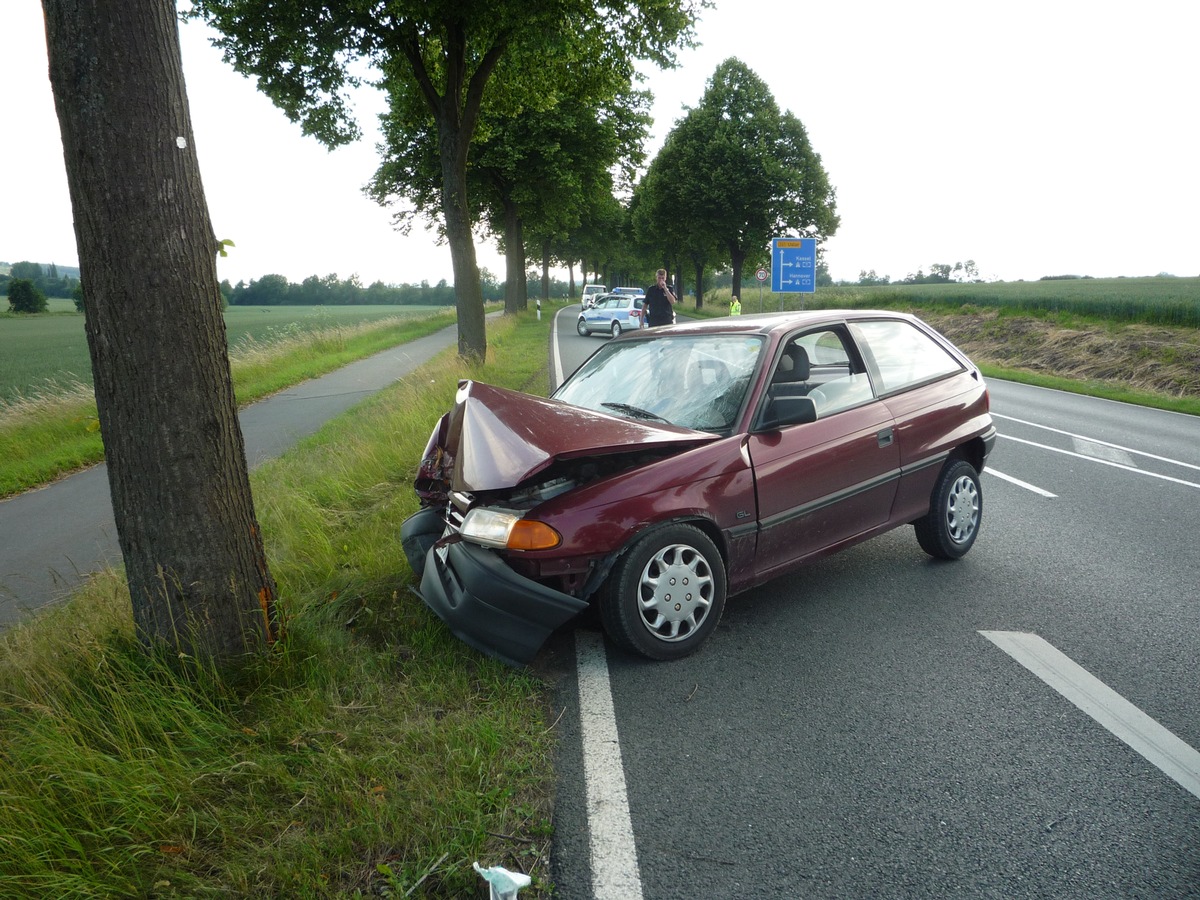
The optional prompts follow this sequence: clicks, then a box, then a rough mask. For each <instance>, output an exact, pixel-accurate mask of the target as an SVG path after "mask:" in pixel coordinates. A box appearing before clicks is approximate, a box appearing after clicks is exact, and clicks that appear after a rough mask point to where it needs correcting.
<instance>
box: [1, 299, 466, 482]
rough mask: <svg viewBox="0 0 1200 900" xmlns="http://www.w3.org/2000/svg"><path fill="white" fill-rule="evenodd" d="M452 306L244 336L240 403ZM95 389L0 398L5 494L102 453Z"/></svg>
mask: <svg viewBox="0 0 1200 900" xmlns="http://www.w3.org/2000/svg"><path fill="white" fill-rule="evenodd" d="M453 322H454V312H453V310H449V311H446V312H442V313H437V314H435V315H431V316H424V317H420V318H414V317H408V316H396V317H393V318H389V319H385V320H382V321H380V322H374V323H366V324H362V325H355V326H332V327H328V328H321V329H317V330H313V331H300V332H297V333H294V334H291V335H288V336H287V337H285V338H282V339H278V340H272V341H269V342H264V341H257V342H256V341H253V340H243V341H240V342H239V343H238V345H237V347H236V348H235V349H234V350H233V351H232V352H231V354H230V366H231V368H232V372H233V384H234V391H235V392H236V394H237V399H238V402H239V403H240V404H243V405H245V404H247V403H252V402H254V401H255V400H259V399H261V398H263V397H265V396H267V395H269V394H273V393H275V392H276V391H279V390H282V389H283V388H286V387H288V386H290V385H293V384H297V383H299V382H301V381H304V380H306V379H308V378H315V377H317V376H319V375H324V374H326V373H327V372H332V371H333V370H335V369H337V368H340V367H341V366H344V365H346V364H347V363H349V362H352V361H354V360H357V359H362V358H363V357H366V356H370V355H371V354H373V353H377V352H379V351H381V350H385V349H387V348H388V347H393V346H395V345H396V344H401V343H404V342H405V341H411V340H415V339H416V338H419V337H424V336H425V335H427V334H432V333H433V332H435V331H438V330H440V329H442V328H445V327H446V326H447V325H450V324H453ZM98 426H99V422H98V420H97V418H96V401H95V398H94V396H93V394H92V389H91V388H90V387H89V386H88V385H84V384H78V383H76V384H71V385H67V386H66V387H63V388H61V389H59V388H53V387H52V388H51V389H48V390H47V391H46V392H44V393H40V394H37V395H34V396H31V397H25V398H21V399H19V400H17V401H14V402H11V403H3V404H0V497H7V496H10V495H12V494H15V493H18V492H20V491H23V490H28V489H29V488H33V487H37V486H39V485H42V484H46V483H47V482H49V481H52V480H54V479H55V478H58V477H60V476H62V475H64V474H67V473H69V472H72V471H75V470H77V469H79V468H81V467H83V466H88V465H92V464H94V463H97V462H100V461H101V460H102V459H103V458H104V445H103V443H102V442H101V440H100V432H99V427H98Z"/></svg>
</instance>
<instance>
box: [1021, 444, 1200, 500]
mask: <svg viewBox="0 0 1200 900" xmlns="http://www.w3.org/2000/svg"><path fill="white" fill-rule="evenodd" d="M1000 437H1002V438H1004V439H1005V440H1009V441H1016V442H1017V443H1018V444H1026V445H1028V446H1030V447H1037V448H1038V449H1039V450H1049V451H1050V452H1051V453H1061V454H1063V455H1064V456H1074V457H1075V458H1076V459H1086V460H1088V461H1089V462H1094V463H1096V464H1097V465H1101V466H1112V467H1113V468H1114V469H1120V470H1122V471H1124V472H1133V473H1134V474H1135V475H1145V476H1146V477H1147V478H1160V479H1162V480H1163V481H1170V482H1172V483H1173V484H1182V485H1183V486H1184V487H1194V488H1200V484H1197V483H1196V482H1194V481H1184V480H1183V479H1182V478H1172V477H1171V476H1170V475H1160V474H1159V473H1158V472H1147V471H1146V470H1145V469H1139V468H1137V467H1136V466H1123V465H1121V464H1120V463H1115V462H1109V461H1108V460H1107V459H1097V458H1096V457H1094V456H1085V455H1084V454H1082V453H1075V452H1074V451H1071V450H1063V449H1062V448H1061V447H1051V446H1050V445H1049V444H1039V443H1038V442H1037V441H1027V440H1025V439H1024V438H1018V437H1013V436H1012V435H1011V434H1004V433H1003V432H1002V433H1001V434H1000ZM1169 461H1170V460H1168V462H1169ZM1179 465H1187V463H1179Z"/></svg>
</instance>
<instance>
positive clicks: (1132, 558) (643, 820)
mask: <svg viewBox="0 0 1200 900" xmlns="http://www.w3.org/2000/svg"><path fill="white" fill-rule="evenodd" d="M603 340H605V339H602V338H591V339H586V338H579V337H578V336H576V335H575V333H574V317H573V316H572V315H571V314H570V312H569V311H568V312H566V313H564V314H563V315H562V316H561V320H560V322H559V328H558V349H559V352H560V354H561V356H562V357H563V370H564V371H565V372H569V371H571V370H572V369H573V368H574V366H575V365H577V364H578V361H580V360H581V359H582V358H583V356H584V355H586V353H587V352H590V351H591V350H594V349H595V348H596V347H598V346H599V345H600V343H601V342H602V341H603ZM991 394H992V409H993V413H994V414H995V416H996V420H997V426H998V428H999V430H1000V438H999V441H998V443H997V447H996V450H995V453H994V454H993V459H992V460H991V461H990V468H989V471H988V472H986V473H985V475H984V478H983V489H984V498H985V499H984V519H983V526H982V532H981V534H980V537H979V540H978V541H977V543H976V544H975V547H974V548H973V549H972V551H971V552H970V553H969V554H968V555H967V556H966V557H965V558H964V559H962V560H960V561H958V562H952V563H946V562H939V561H934V560H931V559H930V558H928V557H927V556H925V554H924V553H922V552H921V550H920V548H919V547H918V546H917V542H916V539H915V537H914V535H913V534H912V530H911V529H909V528H902V529H899V530H897V531H894V532H891V533H889V534H887V535H884V536H882V537H880V538H877V539H875V540H874V541H871V542H868V543H866V544H864V545H860V546H859V547H856V548H852V549H850V550H848V551H845V552H844V553H842V554H840V555H837V556H834V557H831V558H828V559H825V560H821V561H818V562H816V563H813V564H812V565H809V566H808V567H806V568H804V569H803V570H801V571H800V572H799V573H797V574H795V575H792V576H789V577H785V578H781V579H779V580H777V581H775V582H773V583H771V584H769V585H766V586H764V587H762V588H760V589H758V590H755V591H751V592H748V593H746V594H743V595H740V596H738V597H735V598H732V599H731V600H730V602H729V604H728V606H727V608H726V612H725V615H724V618H723V620H722V623H721V625H720V627H719V629H718V630H717V631H716V632H715V634H714V635H713V637H712V638H710V640H709V642H708V643H707V644H706V645H705V647H704V648H702V650H701V651H700V652H699V653H698V654H696V655H695V656H692V657H689V658H687V659H685V660H682V661H678V662H673V663H652V662H648V661H645V660H641V659H635V658H633V657H630V656H628V655H625V654H622V653H620V652H619V651H616V650H615V649H613V648H611V647H608V648H605V645H603V644H602V643H598V642H597V641H596V638H597V635H596V634H595V632H594V630H592V631H590V632H589V631H588V630H587V629H576V630H575V631H574V632H570V633H563V634H559V635H556V636H555V638H554V640H553V642H552V643H551V644H550V645H549V646H548V648H547V650H546V651H544V653H543V656H542V658H541V660H540V662H541V665H542V666H543V668H544V669H545V670H546V672H547V673H548V674H549V675H551V676H552V677H554V678H555V679H556V680H557V690H556V703H557V706H558V710H559V711H561V718H560V719H559V721H558V726H557V727H558V728H559V729H560V732H561V737H562V741H561V744H560V749H559V758H558V769H559V782H558V795H557V803H556V822H555V826H556V832H555V834H556V838H555V846H554V858H553V874H554V878H555V881H556V883H557V885H558V896H561V897H564V898H571V900H574V898H598V900H599V898H608V897H623V898H631V897H632V898H636V897H645V898H654V900H665V898H695V897H714V898H751V897H762V898H835V897H836V898H847V897H855V898H857V897H873V898H875V897H884V898H887V897H896V898H909V897H972V898H974V897H987V898H1013V897H1039V898H1041V897H1044V898H1088V900H1093V898H1130V897H1155V898H1181V897H1200V755H1198V754H1197V753H1196V749H1195V748H1200V712H1198V711H1197V702H1198V701H1197V698H1200V667H1198V666H1197V664H1196V663H1197V656H1198V650H1200V553H1198V552H1197V551H1198V549H1200V538H1198V537H1197V536H1198V535H1200V419H1197V418H1195V417H1189V416H1181V415H1177V414H1173V413H1164V412H1158V411H1154V410H1146V409H1140V408H1136V407H1130V406H1125V405H1122V404H1116V403H1110V402H1107V401H1101V400H1095V399H1091V398H1086V397H1079V396H1075V395H1070V394H1065V393H1060V392H1055V391H1048V390H1043V389H1038V388H1031V387H1026V386H1022V385H1017V384H1012V383H1006V382H998V381H994V382H991ZM1005 645H1010V646H1009V649H1005ZM1011 645H1015V649H1014V647H1013V646H1011ZM596 646H599V647H600V648H601V649H600V650H599V651H595V650H594V649H593V648H595V647H596ZM1022 647H1024V648H1025V649H1026V650H1028V651H1029V655H1030V656H1032V660H1030V659H1029V658H1026V659H1025V660H1024V661H1022V659H1021V658H1020V655H1021V654H1020V652H1019V650H1020V648H1022ZM597 652H598V653H599V655H600V669H601V671H603V669H604V667H605V665H606V667H607V687H608V690H609V691H610V694H611V709H612V716H613V718H612V722H611V723H609V724H607V725H606V726H605V727H606V729H607V730H601V731H599V732H598V731H596V729H595V726H594V725H590V724H589V722H590V721H591V720H592V719H593V718H594V711H592V710H591V709H590V707H591V702H590V700H585V699H581V690H582V691H583V695H584V697H588V698H590V697H594V696H595V695H596V691H595V677H594V674H595V660H594V656H593V654H594V653H597ZM1039 664H1040V665H1041V667H1042V670H1041V671H1040V674H1039ZM1079 667H1081V668H1079ZM1085 710H1086V711H1085ZM556 715H557V711H556ZM585 732H586V734H587V735H588V736H589V737H588V743H587V745H586V746H585V745H584V743H583V741H584V738H583V735H584V733H585ZM598 754H599V755H600V756H607V757H609V758H611V759H612V760H615V762H614V763H611V765H609V767H608V768H609V769H610V771H608V772H607V773H606V771H605V765H604V764H603V762H602V763H601V764H600V765H597V764H596V763H595V758H596V757H597V755H598ZM1172 764H1175V765H1176V769H1174V770H1172V769H1171V766H1172ZM1168 770H1170V771H1168ZM585 772H586V775H585ZM597 773H599V776H597ZM597 777H600V778H602V779H607V780H606V781H604V783H603V786H602V787H600V788H599V789H597V787H596V785H595V781H596V778H597ZM589 778H590V779H591V782H589ZM622 792H624V795H623V796H622ZM622 809H624V810H627V812H625V813H624V816H625V817H624V818H622V816H621V815H620V813H621V810H622ZM622 822H624V823H625V824H624V825H621V824H620V823H622ZM614 823H617V824H615V825H614ZM606 832H607V833H606ZM626 832H627V833H626ZM629 870H632V872H633V877H632V878H631V877H629V875H628V873H629Z"/></svg>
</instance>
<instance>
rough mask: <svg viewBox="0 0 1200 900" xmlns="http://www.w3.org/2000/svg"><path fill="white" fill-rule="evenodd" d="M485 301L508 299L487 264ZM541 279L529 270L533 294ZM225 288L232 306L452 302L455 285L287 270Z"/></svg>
mask: <svg viewBox="0 0 1200 900" xmlns="http://www.w3.org/2000/svg"><path fill="white" fill-rule="evenodd" d="M481 275H482V276H483V277H482V282H481V283H482V286H483V299H484V301H485V302H487V301H494V300H503V299H504V282H502V281H497V280H496V279H495V278H494V277H493V276H492V275H491V273H490V272H488V271H487V270H486V269H483V270H482V271H481ZM540 289H541V282H540V280H538V279H536V277H535V276H534V273H530V278H529V297H530V300H531V301H532V300H533V299H534V298H535V297H536V296H537V294H538V293H540ZM569 290H570V288H569V286H568V285H567V284H565V283H563V282H561V281H558V280H553V281H551V283H550V296H551V297H566V296H567V295H568V293H569ZM221 294H222V295H223V296H224V297H225V302H226V303H227V304H228V305H230V306H352V305H357V304H373V305H380V306H453V305H454V303H455V296H454V285H452V284H448V283H447V282H446V280H445V279H442V280H441V281H439V282H438V283H437V284H430V283H429V282H428V281H422V282H421V283H420V284H384V283H383V282H382V281H375V282H372V283H371V284H370V285H368V286H367V287H363V285H362V282H361V281H359V280H358V276H357V275H351V276H350V277H349V278H345V279H342V278H338V277H337V275H325V276H324V277H322V276H319V275H310V276H308V277H307V278H305V279H304V280H303V281H302V282H300V283H299V284H296V283H295V282H294V281H288V280H287V278H285V277H284V276H283V275H264V276H263V277H262V278H258V279H251V280H250V281H249V282H245V281H239V282H238V283H237V284H234V285H231V284H230V283H229V280H228V279H226V280H225V281H222V282H221Z"/></svg>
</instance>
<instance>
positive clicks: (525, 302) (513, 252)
mask: <svg viewBox="0 0 1200 900" xmlns="http://www.w3.org/2000/svg"><path fill="white" fill-rule="evenodd" d="M504 278H505V284H504V312H505V314H509V313H519V312H520V311H521V310H523V309H528V308H529V297H528V295H527V294H526V291H525V229H524V226H523V224H522V222H521V211H520V209H519V208H518V207H517V204H516V202H515V201H513V200H512V199H508V198H506V199H505V200H504Z"/></svg>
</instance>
